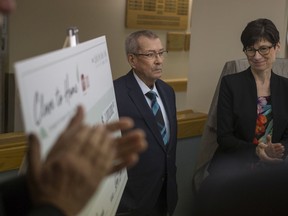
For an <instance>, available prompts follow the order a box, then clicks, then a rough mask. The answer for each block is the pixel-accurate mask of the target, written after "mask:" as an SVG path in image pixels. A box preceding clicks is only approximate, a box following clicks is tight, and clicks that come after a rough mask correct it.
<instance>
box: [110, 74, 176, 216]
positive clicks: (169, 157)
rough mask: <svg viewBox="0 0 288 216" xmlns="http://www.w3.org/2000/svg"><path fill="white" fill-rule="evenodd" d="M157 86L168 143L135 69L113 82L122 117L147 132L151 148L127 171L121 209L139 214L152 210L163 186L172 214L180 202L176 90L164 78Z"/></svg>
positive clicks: (121, 210)
mask: <svg viewBox="0 0 288 216" xmlns="http://www.w3.org/2000/svg"><path fill="white" fill-rule="evenodd" d="M156 87H157V90H158V92H159V94H160V97H161V99H162V101H163V104H164V107H165V110H166V112H167V116H168V119H169V124H170V140H169V142H168V144H166V146H165V145H164V143H163V140H162V137H161V134H160V132H159V130H158V128H157V123H156V121H155V117H154V116H153V113H152V111H151V109H150V107H149V105H148V103H147V101H146V99H145V96H144V95H143V93H142V90H141V88H140V86H139V85H138V83H137V81H136V79H135V77H134V75H133V72H132V71H130V72H129V73H128V74H127V75H124V76H122V77H120V78H119V79H117V80H115V81H114V88H115V94H116V100H117V106H118V112H119V116H130V117H131V118H133V119H134V121H135V128H141V129H143V130H144V131H145V132H146V139H147V142H148V149H147V150H146V151H145V152H144V153H142V154H141V155H140V160H139V162H138V163H137V165H136V166H134V167H133V168H131V169H129V170H128V182H127V185H126V187H125V190H124V193H123V196H122V199H121V202H120V206H119V208H118V212H131V215H137V216H140V215H142V214H145V213H147V212H149V211H150V210H151V209H152V208H153V206H154V205H155V203H156V201H157V198H158V196H159V194H160V191H161V189H162V187H163V186H164V187H166V191H167V205H168V211H169V212H170V213H171V214H172V212H173V211H174V209H175V206H176V203H177V185H176V165H175V157H176V143H177V121H176V106H175V93H174V91H173V89H172V88H171V87H170V86H169V85H167V84H166V83H165V82H163V81H162V80H157V81H156ZM164 183H165V185H164Z"/></svg>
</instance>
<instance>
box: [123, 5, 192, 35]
mask: <svg viewBox="0 0 288 216" xmlns="http://www.w3.org/2000/svg"><path fill="white" fill-rule="evenodd" d="M189 2H190V0H126V27H127V28H138V29H142V28H145V29H163V30H186V29H187V26H188V16H189Z"/></svg>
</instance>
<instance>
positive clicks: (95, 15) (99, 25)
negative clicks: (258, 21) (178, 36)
mask: <svg viewBox="0 0 288 216" xmlns="http://www.w3.org/2000/svg"><path fill="white" fill-rule="evenodd" d="M190 1H191V2H192V0H190ZM17 4H18V7H17V10H16V12H15V13H14V14H12V16H11V17H10V24H9V53H10V54H9V55H10V60H9V64H10V73H13V63H14V62H15V61H18V60H22V59H26V58H29V57H33V56H36V55H39V54H42V53H46V52H49V51H52V50H57V49H60V48H62V46H63V43H64V39H65V37H66V29H67V28H68V27H70V26H77V27H78V28H79V39H80V42H83V41H87V40H90V39H93V38H96V37H99V36H102V35H106V39H107V44H108V50H109V55H110V62H111V69H112V73H113V78H118V77H120V76H121V75H124V74H126V73H127V72H128V70H129V69H130V67H129V65H128V63H127V61H126V57H125V53H124V40H125V38H126V36H127V35H128V34H129V33H130V32H132V31H135V30H136V29H127V28H125V9H126V0H84V1H83V0H60V1H59V0H48V1H42V0H25V1H17ZM189 26H190V24H189V25H188V28H189ZM188 31H189V30H188ZM155 32H156V33H157V34H158V35H159V36H160V38H161V40H162V42H163V45H164V46H166V34H167V32H168V31H163V30H161V31H158V30H155ZM188 62H189V52H184V51H180V52H179V51H177V52H169V55H168V57H167V58H166V61H165V64H164V74H163V77H162V78H163V79H173V78H185V77H187V76H188V67H189V64H188ZM176 102H177V108H178V110H182V109H184V108H185V105H186V93H183V92H180V93H177V101H176ZM15 103H16V109H17V108H19V101H18V100H17V99H16V102H15ZM21 128H22V126H21V121H20V117H19V110H16V114H15V130H21Z"/></svg>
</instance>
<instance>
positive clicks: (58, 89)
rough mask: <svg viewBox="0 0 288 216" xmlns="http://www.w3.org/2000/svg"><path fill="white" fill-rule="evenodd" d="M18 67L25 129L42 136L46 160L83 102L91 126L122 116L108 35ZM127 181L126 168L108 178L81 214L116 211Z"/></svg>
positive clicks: (100, 215) (107, 214) (105, 214)
mask: <svg viewBox="0 0 288 216" xmlns="http://www.w3.org/2000/svg"><path fill="white" fill-rule="evenodd" d="M15 70H16V72H15V73H16V79H17V84H18V88H19V94H20V101H21V108H22V115H23V120H24V126H25V132H26V133H31V132H33V133H35V134H37V135H38V137H39V138H40V141H41V156H42V158H45V157H46V155H47V153H48V152H49V150H50V148H51V146H52V145H53V143H54V142H55V141H56V138H57V137H58V135H59V134H60V133H61V131H62V130H64V128H65V127H66V126H67V124H68V122H69V121H70V119H71V117H72V116H73V115H74V113H75V110H76V107H77V106H78V105H79V104H81V105H83V107H84V109H85V111H86V117H85V122H86V123H87V124H90V125H94V124H98V123H106V122H110V121H114V120H117V119H118V118H119V117H118V111H117V105H116V99H115V93H114V87H113V80H112V74H111V68H110V62H109V55H108V50H107V44H106V39H105V37H104V36H102V37H99V38H96V39H93V40H91V41H87V42H84V43H81V44H79V45H77V46H76V47H71V48H65V49H62V50H58V51H55V52H51V53H48V54H44V55H41V56H37V57H35V58H31V59H28V60H24V61H20V62H17V63H16V64H15ZM120 135H121V133H120V131H118V132H117V133H115V136H120ZM126 182H127V172H126V170H125V169H124V170H122V171H120V172H118V173H116V174H113V175H111V176H109V177H107V178H106V179H105V181H103V183H102V184H101V186H100V188H99V190H98V191H97V192H96V193H95V195H94V196H93V197H92V199H91V200H90V201H89V203H88V204H87V206H86V207H85V208H84V209H83V211H82V212H81V213H80V216H84V215H85V216H90V215H93V216H112V215H115V212H116V210H117V207H118V205H119V201H120V198H121V196H122V193H123V190H124V187H125V184H126Z"/></svg>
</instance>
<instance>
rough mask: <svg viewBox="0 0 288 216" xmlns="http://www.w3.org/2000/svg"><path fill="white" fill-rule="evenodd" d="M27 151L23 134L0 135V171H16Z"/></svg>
mask: <svg viewBox="0 0 288 216" xmlns="http://www.w3.org/2000/svg"><path fill="white" fill-rule="evenodd" d="M26 150H27V140H26V136H25V135H24V133H21V132H15V133H4V134H0V171H1V172H2V171H8V170H14V169H18V168H19V167H20V165H21V162H22V159H23V157H24V155H25V153H26Z"/></svg>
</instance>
